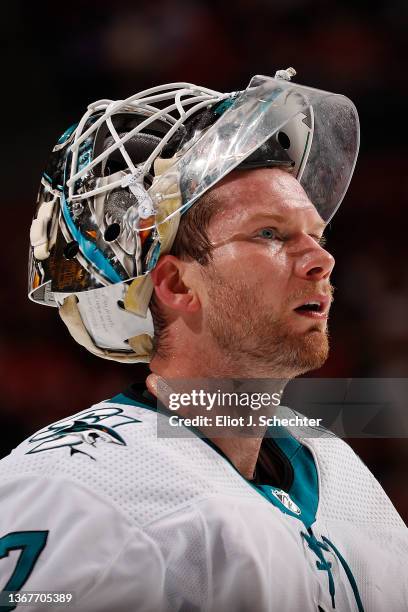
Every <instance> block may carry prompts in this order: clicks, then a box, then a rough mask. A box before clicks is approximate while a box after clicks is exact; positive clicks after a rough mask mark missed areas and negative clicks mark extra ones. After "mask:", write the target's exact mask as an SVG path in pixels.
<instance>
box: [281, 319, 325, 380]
mask: <svg viewBox="0 0 408 612" xmlns="http://www.w3.org/2000/svg"><path fill="white" fill-rule="evenodd" d="M291 344H292V346H291V347H288V348H289V350H288V351H287V354H286V357H287V360H288V363H287V365H288V367H289V368H290V369H293V371H295V372H297V374H296V376H299V374H305V373H306V372H310V371H311V370H317V369H318V368H321V367H322V365H323V364H324V363H325V362H326V361H327V358H328V356H329V340H328V336H327V333H326V331H323V330H322V329H321V328H320V327H317V326H316V327H312V328H310V329H309V330H308V331H307V332H306V333H305V334H302V336H301V337H297V338H293V339H292V342H291Z"/></svg>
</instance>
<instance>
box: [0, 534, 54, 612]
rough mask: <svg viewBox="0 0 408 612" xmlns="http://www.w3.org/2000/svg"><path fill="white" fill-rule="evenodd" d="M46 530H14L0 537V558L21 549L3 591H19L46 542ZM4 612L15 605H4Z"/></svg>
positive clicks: (2, 608) (2, 607)
mask: <svg viewBox="0 0 408 612" xmlns="http://www.w3.org/2000/svg"><path fill="white" fill-rule="evenodd" d="M47 537H48V531H14V532H13V533H8V534H7V535H5V536H3V537H2V538H0V559H4V557H8V554H9V552H10V551H11V550H21V553H20V556H19V558H18V561H17V564H16V567H15V568H14V572H13V573H12V575H11V576H10V578H9V580H8V582H7V584H6V585H5V587H4V590H5V591H19V590H20V589H21V588H22V587H23V585H24V584H25V582H26V581H27V580H28V577H29V575H30V574H31V572H32V571H33V568H34V565H35V564H36V562H37V559H38V557H39V556H40V554H41V552H42V550H43V548H44V546H45V545H46V543H47ZM2 604H3V605H1V610H2V611H3V610H4V612H6V611H8V610H14V608H15V607H16V606H15V605H5V602H2Z"/></svg>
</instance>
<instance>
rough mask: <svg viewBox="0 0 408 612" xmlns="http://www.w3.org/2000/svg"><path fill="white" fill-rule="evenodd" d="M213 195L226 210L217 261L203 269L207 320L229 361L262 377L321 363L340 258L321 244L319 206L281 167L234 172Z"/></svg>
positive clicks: (217, 236) (220, 220) (215, 223)
mask: <svg viewBox="0 0 408 612" xmlns="http://www.w3.org/2000/svg"><path fill="white" fill-rule="evenodd" d="M213 192H214V195H215V196H216V197H217V200H218V199H219V210H217V212H216V213H215V215H214V216H213V217H212V219H211V221H210V224H209V228H208V236H209V239H210V241H211V243H212V244H213V245H214V250H213V262H212V263H210V264H209V265H207V266H204V267H203V268H202V285H201V290H200V299H201V303H202V306H203V323H204V325H206V326H208V329H209V330H210V333H211V334H212V336H213V339H214V341H215V342H216V344H217V345H218V347H219V348H220V349H222V351H223V353H224V354H225V355H226V358H227V359H230V360H231V361H232V362H237V360H238V361H240V362H242V360H243V359H244V360H246V362H247V364H248V366H251V369H252V370H253V369H254V368H255V369H256V370H257V371H259V373H260V375H262V376H268V375H271V374H273V376H275V377H293V376H296V375H299V374H301V373H303V372H306V371H308V370H311V369H315V368H318V367H320V366H321V365H322V364H323V363H324V362H325V360H326V359H327V355H328V337H327V315H328V310H329V306H330V301H331V297H330V296H331V287H330V282H329V277H330V273H331V271H332V269H333V266H334V259H333V257H332V256H331V255H330V254H329V253H328V252H327V251H325V250H324V249H323V248H322V246H321V237H322V233H323V229H324V223H323V221H322V219H321V218H320V216H319V214H318V213H317V211H316V209H315V207H314V206H313V204H312V203H311V202H310V200H309V199H308V197H307V195H306V193H305V192H304V190H303V189H302V187H301V186H300V184H299V183H298V181H297V180H296V179H295V178H294V177H292V176H291V175H290V174H288V173H287V172H284V171H282V170H280V169H277V168H274V169H258V170H251V171H236V172H233V173H231V174H230V175H229V176H228V177H227V178H226V179H224V180H223V181H222V182H220V183H219V184H218V185H217V186H216V187H215V188H214V189H213ZM307 303H315V304H317V305H316V306H313V307H312V306H304V305H305V304H307ZM299 307H300V309H299Z"/></svg>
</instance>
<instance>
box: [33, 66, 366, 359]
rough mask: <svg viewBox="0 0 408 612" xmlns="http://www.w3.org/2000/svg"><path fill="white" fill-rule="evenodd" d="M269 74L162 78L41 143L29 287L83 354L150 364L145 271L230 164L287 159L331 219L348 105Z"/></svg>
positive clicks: (348, 138)
mask: <svg viewBox="0 0 408 612" xmlns="http://www.w3.org/2000/svg"><path fill="white" fill-rule="evenodd" d="M277 75H278V77H277V78H276V77H275V78H270V77H264V76H256V77H254V78H253V79H252V80H251V82H250V84H249V86H248V88H247V89H246V90H244V91H240V92H234V93H231V94H222V93H219V92H216V91H213V90H210V89H206V88H203V87H198V86H195V85H191V84H188V83H173V84H170V85H163V86H160V87H155V88H152V89H148V90H145V91H143V92H140V93H138V94H136V95H134V96H131V97H130V98H128V99H126V100H119V101H111V100H99V101H97V102H95V103H93V104H91V105H90V106H89V107H88V110H87V112H86V113H85V115H84V116H83V117H82V119H81V120H80V122H79V123H78V124H76V125H74V126H72V127H71V128H70V129H69V130H67V131H66V132H65V133H64V134H63V136H62V137H61V138H60V140H59V141H58V143H57V144H56V146H55V147H54V149H53V152H52V154H51V159H50V161H49V164H48V166H47V169H46V171H45V172H44V174H43V177H42V180H41V186H40V191H39V195H38V200H37V210H36V214H35V217H34V220H33V222H32V226H31V231H30V241H31V249H30V264H29V297H30V298H31V299H32V300H33V301H35V302H39V303H42V304H47V305H50V306H57V307H59V309H60V314H61V317H62V319H63V320H64V322H65V323H66V324H67V326H68V328H69V330H70V333H71V334H72V335H73V337H74V338H75V339H76V340H77V342H79V343H80V344H82V345H83V346H85V347H86V348H87V349H88V350H90V351H91V352H92V353H94V354H96V355H98V356H100V357H104V358H107V359H114V360H117V361H131V362H132V361H133V362H137V361H145V362H147V361H149V359H150V355H151V351H152V337H153V324H152V318H151V314H150V310H149V302H150V299H151V295H152V291H153V285H152V281H151V278H150V272H151V270H152V269H153V268H154V267H155V265H156V263H157V261H158V258H159V257H160V256H161V255H163V254H165V253H168V252H169V251H170V249H171V246H172V244H173V241H174V238H175V235H176V233H177V229H178V225H179V220H180V215H182V214H183V213H185V212H186V211H187V210H188V208H189V207H190V206H192V205H193V204H194V203H195V202H197V200H198V199H199V198H200V197H201V196H202V195H203V194H204V193H205V192H206V191H207V190H208V189H210V188H211V187H213V186H214V185H215V184H216V183H217V182H218V181H220V180H221V179H222V178H223V177H224V176H225V175H227V174H228V173H229V172H231V171H232V170H233V169H235V168H247V169H250V168H258V167H274V166H280V167H282V168H284V169H287V171H289V172H292V173H293V174H294V176H295V177H296V178H297V180H299V182H300V183H301V185H302V187H303V188H304V190H305V192H306V193H307V195H308V197H309V199H310V200H311V201H312V202H313V204H314V205H315V207H316V209H317V211H318V212H319V214H320V216H321V217H322V219H323V220H324V221H325V222H328V221H329V220H330V219H331V218H332V216H333V215H334V213H335V211H336V210H337V208H338V207H339V205H340V203H341V201H342V199H343V197H344V194H345V192H346V190H347V187H348V185H349V182H350V179H351V176H352V173H353V170H354V165H355V162H356V157H357V152H358V144H359V125H358V116H357V112H356V109H355V107H354V105H353V104H352V102H351V101H350V100H348V99H347V98H345V97H344V96H341V95H338V94H333V93H328V92H324V91H319V90H316V89H311V88H308V87H303V86H300V85H297V84H295V83H291V82H290V81H289V80H285V79H289V77H290V70H288V71H281V73H277ZM279 77H283V78H279ZM197 205H199V202H198V203H197Z"/></svg>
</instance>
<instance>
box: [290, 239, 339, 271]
mask: <svg viewBox="0 0 408 612" xmlns="http://www.w3.org/2000/svg"><path fill="white" fill-rule="evenodd" d="M310 240H311V241H313V244H310V246H309V248H305V249H304V250H303V251H302V253H299V256H298V258H297V259H296V264H295V269H296V274H297V275H298V276H300V277H302V278H304V279H305V280H312V281H319V280H322V279H326V278H327V279H328V278H329V277H330V274H331V272H332V270H333V268H334V264H335V261H334V257H333V255H331V254H330V253H329V252H328V251H326V250H325V249H324V248H323V247H321V246H320V245H319V244H318V243H317V242H315V241H314V240H313V239H312V238H310Z"/></svg>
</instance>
